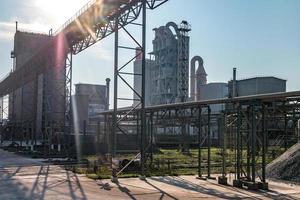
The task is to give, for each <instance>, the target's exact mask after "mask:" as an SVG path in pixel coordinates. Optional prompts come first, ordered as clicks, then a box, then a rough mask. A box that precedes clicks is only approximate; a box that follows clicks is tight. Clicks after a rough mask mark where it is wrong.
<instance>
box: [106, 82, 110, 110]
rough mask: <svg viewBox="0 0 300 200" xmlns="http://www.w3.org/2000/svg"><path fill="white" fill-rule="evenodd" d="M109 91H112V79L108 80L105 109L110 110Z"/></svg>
mask: <svg viewBox="0 0 300 200" xmlns="http://www.w3.org/2000/svg"><path fill="white" fill-rule="evenodd" d="M109 90H110V79H109V78H107V79H106V106H105V109H106V110H109Z"/></svg>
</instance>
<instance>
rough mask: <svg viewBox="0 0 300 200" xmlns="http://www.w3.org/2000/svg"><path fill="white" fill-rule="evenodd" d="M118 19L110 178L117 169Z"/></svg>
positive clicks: (115, 175)
mask: <svg viewBox="0 0 300 200" xmlns="http://www.w3.org/2000/svg"><path fill="white" fill-rule="evenodd" d="M118 26H119V19H118V17H116V19H115V27H114V28H115V52H114V53H115V55H114V57H115V58H114V112H113V122H112V123H113V125H112V134H111V136H112V137H111V139H112V140H111V143H112V152H111V154H112V155H111V159H112V179H113V180H114V179H116V177H117V171H116V169H115V167H114V166H113V164H114V163H113V161H114V158H115V156H116V134H117V126H118V122H117V111H118V73H119V72H118V71H119V69H118V65H119V63H118V61H119V28H118Z"/></svg>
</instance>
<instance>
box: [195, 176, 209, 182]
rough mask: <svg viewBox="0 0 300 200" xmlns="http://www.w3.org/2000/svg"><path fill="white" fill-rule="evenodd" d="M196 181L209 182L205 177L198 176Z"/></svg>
mask: <svg viewBox="0 0 300 200" xmlns="http://www.w3.org/2000/svg"><path fill="white" fill-rule="evenodd" d="M196 179H199V180H203V181H206V180H207V178H206V177H203V176H197V177H196Z"/></svg>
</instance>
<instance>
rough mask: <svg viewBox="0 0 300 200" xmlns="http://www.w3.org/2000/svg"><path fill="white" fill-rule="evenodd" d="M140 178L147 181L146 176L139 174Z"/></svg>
mask: <svg viewBox="0 0 300 200" xmlns="http://www.w3.org/2000/svg"><path fill="white" fill-rule="evenodd" d="M139 179H140V180H142V181H146V180H147V179H146V176H139Z"/></svg>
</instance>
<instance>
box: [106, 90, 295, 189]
mask: <svg viewBox="0 0 300 200" xmlns="http://www.w3.org/2000/svg"><path fill="white" fill-rule="evenodd" d="M221 103H224V104H226V109H225V110H224V111H222V112H221V113H219V114H214V115H212V114H211V112H210V106H211V105H215V104H221ZM299 103H300V92H287V93H275V94H266V95H255V96H246V97H236V98H227V99H219V100H209V101H198V102H186V103H175V104H169V105H159V106H150V107H146V108H145V113H146V122H147V123H146V125H147V126H146V130H145V135H144V143H143V146H144V148H145V147H149V148H147V151H146V153H145V160H141V162H144V163H141V164H143V165H144V167H145V168H149V166H150V165H151V164H152V163H153V149H154V146H155V144H154V143H153V142H154V141H155V140H156V139H155V137H156V134H155V132H157V129H158V128H159V127H182V126H183V125H185V126H191V127H195V128H196V129H195V130H197V136H198V139H197V145H198V177H199V178H201V179H215V178H214V177H212V176H211V168H212V163H211V160H212V158H211V149H212V143H211V141H212V138H211V131H210V129H211V125H212V123H213V122H215V123H216V124H218V132H219V141H220V142H219V145H218V147H219V149H220V152H221V156H222V161H221V162H222V163H220V165H221V166H222V175H221V176H220V177H218V181H219V183H220V184H227V175H228V174H229V171H228V167H230V166H229V165H230V164H229V163H228V159H229V158H228V157H227V153H226V152H227V150H228V149H234V151H235V159H234V163H232V165H233V166H234V169H235V170H234V171H235V180H234V183H233V185H234V186H235V187H243V186H247V187H248V188H249V189H267V188H268V184H267V182H266V173H265V170H266V151H267V148H268V146H269V145H270V144H268V138H269V137H268V136H269V134H270V133H271V132H272V131H274V130H275V129H276V128H275V129H274V126H275V125H276V124H280V123H284V121H286V120H285V115H287V116H288V117H289V119H290V120H293V124H294V126H295V127H296V125H297V123H298V120H299V119H300V104H299ZM140 112H141V108H139V109H134V110H132V109H119V110H117V111H107V112H103V113H102V114H103V115H105V119H106V120H108V121H106V122H105V124H107V125H108V126H112V125H113V124H112V123H110V122H109V121H110V120H109V119H111V118H112V117H113V115H115V114H116V115H117V116H118V117H119V119H122V125H123V126H126V125H127V126H128V125H129V124H131V125H132V124H135V125H134V126H137V128H138V127H139V123H133V122H134V121H139V120H140ZM271 119H273V122H272V120H271ZM112 128H113V126H112V127H108V129H112ZM285 132H288V131H285ZM294 137H296V133H295V131H294V132H289V134H286V135H285V138H286V139H285V140H287V138H289V140H287V141H286V142H285V143H289V142H290V144H289V145H288V146H290V145H291V144H292V143H293V142H295V141H297V138H294ZM181 140H185V141H188V139H187V138H184V137H183V138H181ZM204 146H205V147H206V148H207V158H205V160H207V162H205V165H204V161H203V157H202V151H203V147H204ZM115 148H117V147H116V146H115ZM148 164H149V166H148ZM204 166H206V169H207V175H206V176H203V167H204ZM260 169H261V173H260V172H259V170H260ZM257 177H258V179H257Z"/></svg>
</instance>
